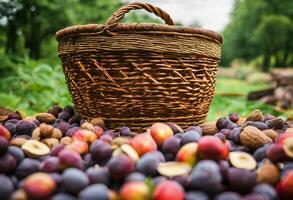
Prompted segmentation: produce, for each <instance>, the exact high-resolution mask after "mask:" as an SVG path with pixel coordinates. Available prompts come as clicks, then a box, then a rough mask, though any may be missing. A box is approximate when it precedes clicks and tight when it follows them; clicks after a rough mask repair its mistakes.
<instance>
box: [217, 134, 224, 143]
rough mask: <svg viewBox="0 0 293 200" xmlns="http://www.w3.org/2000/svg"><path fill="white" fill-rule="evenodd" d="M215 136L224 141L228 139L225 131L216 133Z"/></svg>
mask: <svg viewBox="0 0 293 200" xmlns="http://www.w3.org/2000/svg"><path fill="white" fill-rule="evenodd" d="M215 137H217V138H219V139H220V140H222V141H223V142H225V140H226V136H225V135H224V134H223V133H216V134H215Z"/></svg>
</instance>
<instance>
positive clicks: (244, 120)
mask: <svg viewBox="0 0 293 200" xmlns="http://www.w3.org/2000/svg"><path fill="white" fill-rule="evenodd" d="M245 122H246V118H245V117H240V118H239V120H238V121H237V122H236V124H237V125H238V126H242V125H243V124H244V123H245Z"/></svg>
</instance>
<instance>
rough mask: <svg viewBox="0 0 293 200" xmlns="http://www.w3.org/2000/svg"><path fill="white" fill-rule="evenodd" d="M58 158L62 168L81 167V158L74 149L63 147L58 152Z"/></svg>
mask: <svg viewBox="0 0 293 200" xmlns="http://www.w3.org/2000/svg"><path fill="white" fill-rule="evenodd" d="M58 158H59V160H60V163H61V165H62V166H61V167H63V168H68V167H75V168H77V169H83V162H82V158H81V156H80V155H79V154H78V153H76V152H75V151H72V150H69V149H63V150H61V151H60V152H59V154H58Z"/></svg>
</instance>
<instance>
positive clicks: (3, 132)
mask: <svg viewBox="0 0 293 200" xmlns="http://www.w3.org/2000/svg"><path fill="white" fill-rule="evenodd" d="M0 136H2V137H5V138H6V139H7V140H9V139H10V138H11V134H10V132H9V130H8V129H7V128H5V127H4V126H3V125H1V124H0Z"/></svg>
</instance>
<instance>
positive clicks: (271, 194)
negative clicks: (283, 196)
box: [253, 183, 278, 200]
mask: <svg viewBox="0 0 293 200" xmlns="http://www.w3.org/2000/svg"><path fill="white" fill-rule="evenodd" d="M253 193H256V194H261V195H263V196H266V197H267V198H268V199H272V200H273V199H277V198H278V195H277V192H276V190H275V188H274V187H273V186H272V185H270V184H267V183H261V184H258V185H256V186H255V187H254V188H253Z"/></svg>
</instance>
